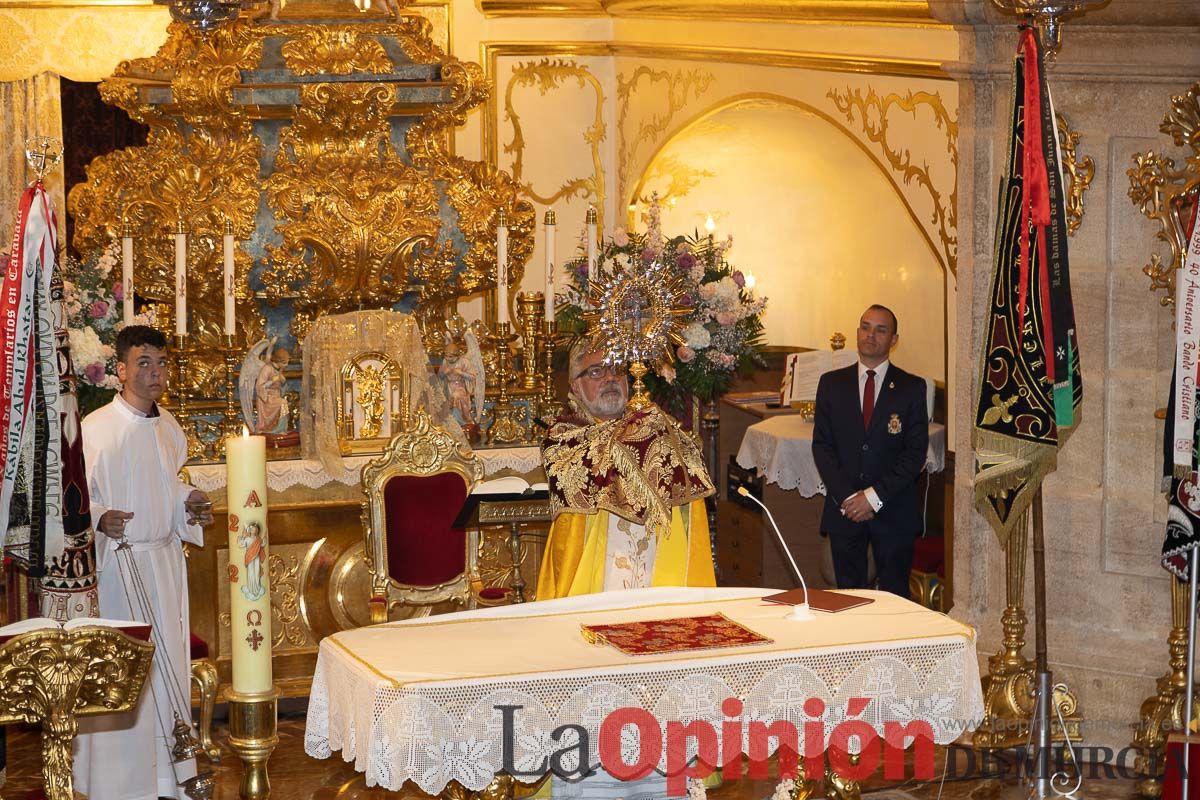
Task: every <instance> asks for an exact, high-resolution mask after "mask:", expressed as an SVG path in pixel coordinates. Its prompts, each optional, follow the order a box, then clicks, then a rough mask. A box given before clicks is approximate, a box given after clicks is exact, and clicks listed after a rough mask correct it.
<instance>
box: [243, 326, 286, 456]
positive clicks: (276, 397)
mask: <svg viewBox="0 0 1200 800" xmlns="http://www.w3.org/2000/svg"><path fill="white" fill-rule="evenodd" d="M278 338H279V337H277V336H272V337H271V338H270V339H269V340H268V339H261V340H260V341H258V342H257V343H256V344H255V345H254V346H252V347H251V348H250V351H249V352H248V353H246V358H245V360H243V361H242V372H241V376H240V377H239V378H238V395H239V397H240V398H241V401H242V415H243V416H244V417H245V418H246V425H247V426H248V427H249V428H250V430H252V431H253V432H254V433H265V434H283V433H287V426H288V416H289V415H288V404H287V399H286V398H285V397H284V391H283V389H284V385H285V384H286V383H287V379H286V378H284V376H283V370H284V368H285V367H286V366H287V364H288V362H289V361H290V360H291V354H290V353H289V352H288V351H287V350H285V349H284V348H282V347H280V348H278V349H275V342H276V341H278Z"/></svg>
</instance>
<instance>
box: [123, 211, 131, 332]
mask: <svg viewBox="0 0 1200 800" xmlns="http://www.w3.org/2000/svg"><path fill="white" fill-rule="evenodd" d="M121 293H122V299H121V319H122V321H123V322H124V323H125V324H126V325H128V324H129V323H130V321H131V320H132V319H133V228H131V227H130V226H129V222H128V221H126V222H125V223H124V224H123V225H122V226H121Z"/></svg>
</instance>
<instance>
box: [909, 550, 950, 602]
mask: <svg viewBox="0 0 1200 800" xmlns="http://www.w3.org/2000/svg"><path fill="white" fill-rule="evenodd" d="M945 548H946V540H945V539H943V538H942V537H941V536H918V537H917V540H916V541H915V542H913V564H912V571H911V572H910V573H909V574H908V591H909V594H911V595H912V599H913V600H915V601H916V602H918V603H920V604H921V605H923V606H925V607H926V608H932V609H933V610H934V611H945V610H946V609H944V608H943V607H942V604H943V599H944V597H943V595H944V593H945V591H944V590H945V586H944V584H945V582H946V555H945V553H946V550H945Z"/></svg>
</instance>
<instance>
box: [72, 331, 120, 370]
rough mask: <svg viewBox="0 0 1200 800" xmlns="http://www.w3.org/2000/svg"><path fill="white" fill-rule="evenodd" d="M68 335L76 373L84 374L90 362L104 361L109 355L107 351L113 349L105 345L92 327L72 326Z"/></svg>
mask: <svg viewBox="0 0 1200 800" xmlns="http://www.w3.org/2000/svg"><path fill="white" fill-rule="evenodd" d="M67 336H68V340H69V341H70V345H71V363H72V364H73V365H74V366H75V372H76V374H80V375H82V374H83V370H84V368H85V367H86V366H87V365H88V364H94V363H96V362H97V361H104V360H105V359H106V358H107V357H108V354H107V353H106V352H105V351H106V350H111V348H106V347H105V346H104V344H103V343H102V342H101V341H100V337H99V336H98V335H97V334H96V331H95V330H94V329H92V328H71V329H70V330H69V331H68V332H67Z"/></svg>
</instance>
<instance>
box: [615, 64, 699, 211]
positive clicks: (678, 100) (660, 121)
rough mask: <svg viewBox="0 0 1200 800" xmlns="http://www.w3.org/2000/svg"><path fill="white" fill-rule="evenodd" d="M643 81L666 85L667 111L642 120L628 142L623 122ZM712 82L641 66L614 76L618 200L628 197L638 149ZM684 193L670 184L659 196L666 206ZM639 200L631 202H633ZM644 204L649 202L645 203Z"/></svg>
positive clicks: (695, 75) (689, 73)
mask: <svg viewBox="0 0 1200 800" xmlns="http://www.w3.org/2000/svg"><path fill="white" fill-rule="evenodd" d="M643 78H646V79H648V81H649V85H651V86H653V85H655V84H658V83H665V84H666V86H665V87H664V88H665V89H666V101H667V108H666V110H665V111H663V112H662V113H661V114H653V115H651V116H650V118H649V119H646V120H642V122H641V123H640V124H639V125H638V129H637V133H635V134H634V135H633V136H632V137H631V138H629V139H627V138H626V133H625V131H626V126H625V120H626V118H627V117H628V116H629V104H630V102H631V101H632V100H633V95H634V93H635V92H636V91H637V87H638V84H639V83H640V82H641V81H642V79H643ZM714 80H715V76H714V75H713V74H712V73H711V72H709V71H708V70H702V69H693V70H689V71H687V72H684V71H683V70H676V71H675V72H670V71H669V70H655V69H651V68H650V67H647V66H644V65H643V66H640V67H638V68H637V69H635V70H634V71H633V74H632V75H630V76H629V77H628V79H627V78H626V77H625V76H624V75H621V74H618V75H617V136H618V146H617V153H618V156H617V184H618V186H617V188H618V190H619V191H620V193H621V194H620V196H621V197H625V196H626V195H627V193H628V186H629V170H630V168H631V167H632V165H633V161H634V158H635V157H636V156H637V153H638V150H639V149H640V148H641V146H642V145H643V144H645V143H646V142H654V141H656V140H657V139H658V138H659V137H660V136H662V134H664V133H666V131H667V129H668V128H669V127H670V125H671V121H672V120H673V119H675V115H676V114H678V113H679V112H680V111H682V110H683V108H684V107H685V106H686V105H687V104H688V96H689V95H691V97H692V98H693V99H696V100H698V99H700V95H702V94H704V93H705V92H707V91H708V89H709V87H710V86H712V83H713V81H714ZM686 191H687V189H683V190H682V191H678V190H677V189H675V187H674V180H673V181H672V188H671V189H668V191H667V192H665V193H662V194H660V197H661V199H662V200H663V201H664V202H668V201H669V200H670V199H671V198H672V197H678V196H680V195H681V194H683V193H685V192H686ZM640 199H641V198H634V200H640ZM643 202H649V201H648V200H644V201H643ZM631 225H632V222H631Z"/></svg>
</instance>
